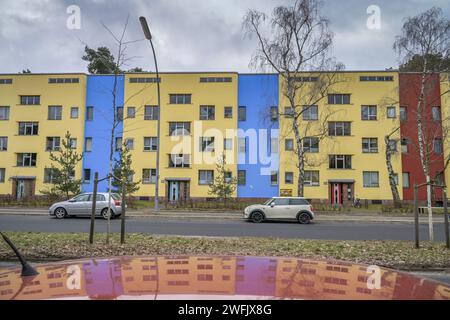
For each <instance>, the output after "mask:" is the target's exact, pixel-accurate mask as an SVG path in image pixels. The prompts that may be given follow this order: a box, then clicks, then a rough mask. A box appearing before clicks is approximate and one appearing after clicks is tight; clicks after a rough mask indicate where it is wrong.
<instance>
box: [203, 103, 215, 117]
mask: <svg viewBox="0 0 450 320" xmlns="http://www.w3.org/2000/svg"><path fill="white" fill-rule="evenodd" d="M215 118H216V107H215V106H200V120H214V119H215Z"/></svg>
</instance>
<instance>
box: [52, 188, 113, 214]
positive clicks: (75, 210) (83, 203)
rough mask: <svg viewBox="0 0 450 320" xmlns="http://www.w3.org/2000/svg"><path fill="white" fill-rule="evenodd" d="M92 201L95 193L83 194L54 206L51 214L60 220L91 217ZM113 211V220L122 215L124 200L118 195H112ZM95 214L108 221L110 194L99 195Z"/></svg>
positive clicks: (101, 193)
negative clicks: (69, 217) (71, 217)
mask: <svg viewBox="0 0 450 320" xmlns="http://www.w3.org/2000/svg"><path fill="white" fill-rule="evenodd" d="M92 199H93V193H82V194H79V195H77V196H75V197H73V198H72V199H70V200H67V201H62V202H57V203H55V204H53V205H52V206H51V207H50V209H49V213H50V215H51V216H55V217H56V218H58V219H64V218H66V217H68V216H90V215H91V212H92ZM111 210H112V214H111V219H114V218H115V217H118V216H120V215H121V214H122V200H121V198H120V195H118V194H117V193H112V194H111ZM95 214H96V215H101V216H102V217H103V218H104V219H108V193H103V192H100V193H97V201H96V210H95Z"/></svg>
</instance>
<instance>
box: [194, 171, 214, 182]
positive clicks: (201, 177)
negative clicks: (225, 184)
mask: <svg viewBox="0 0 450 320" xmlns="http://www.w3.org/2000/svg"><path fill="white" fill-rule="evenodd" d="M213 181H214V171H213V170H199V171H198V184H200V185H209V184H211V183H212V182H213Z"/></svg>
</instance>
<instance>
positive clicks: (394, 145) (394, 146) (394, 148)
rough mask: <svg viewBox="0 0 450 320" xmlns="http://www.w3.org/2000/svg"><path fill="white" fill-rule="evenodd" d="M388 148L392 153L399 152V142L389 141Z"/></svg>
mask: <svg viewBox="0 0 450 320" xmlns="http://www.w3.org/2000/svg"><path fill="white" fill-rule="evenodd" d="M388 148H389V150H390V151H391V152H397V140H392V139H391V140H389V144H388Z"/></svg>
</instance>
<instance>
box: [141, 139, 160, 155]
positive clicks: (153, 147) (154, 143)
mask: <svg viewBox="0 0 450 320" xmlns="http://www.w3.org/2000/svg"><path fill="white" fill-rule="evenodd" d="M148 142H150V143H148ZM144 151H145V152H155V151H158V138H157V137H144Z"/></svg>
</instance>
